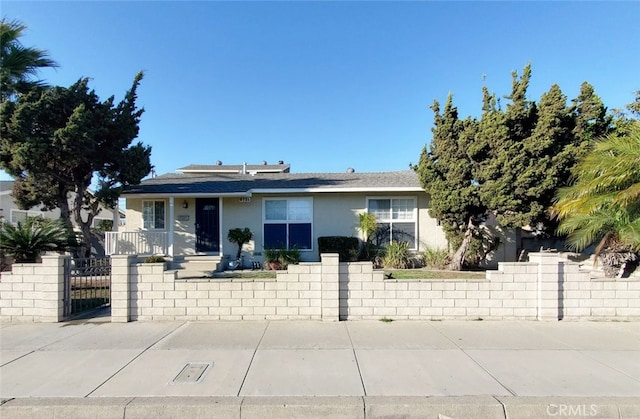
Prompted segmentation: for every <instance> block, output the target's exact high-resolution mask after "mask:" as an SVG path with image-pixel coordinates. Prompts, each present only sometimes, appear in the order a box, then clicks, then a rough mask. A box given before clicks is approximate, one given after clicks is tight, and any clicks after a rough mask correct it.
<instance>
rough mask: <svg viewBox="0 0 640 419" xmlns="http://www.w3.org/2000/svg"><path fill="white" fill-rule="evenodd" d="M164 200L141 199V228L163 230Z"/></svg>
mask: <svg viewBox="0 0 640 419" xmlns="http://www.w3.org/2000/svg"><path fill="white" fill-rule="evenodd" d="M164 226H165V202H164V201H142V228H143V229H145V230H164Z"/></svg>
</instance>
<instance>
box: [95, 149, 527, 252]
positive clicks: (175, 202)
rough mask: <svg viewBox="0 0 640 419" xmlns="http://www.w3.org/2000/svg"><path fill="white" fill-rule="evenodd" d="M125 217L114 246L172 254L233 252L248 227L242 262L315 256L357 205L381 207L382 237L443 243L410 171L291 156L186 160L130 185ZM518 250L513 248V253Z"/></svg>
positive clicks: (343, 228)
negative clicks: (314, 164)
mask: <svg viewBox="0 0 640 419" xmlns="http://www.w3.org/2000/svg"><path fill="white" fill-rule="evenodd" d="M123 197H124V198H125V199H126V208H127V224H126V226H125V228H123V229H121V230H120V231H119V232H114V233H108V236H107V246H106V248H107V252H108V253H111V254H163V255H167V256H172V257H184V256H194V255H212V256H216V255H217V256H224V255H234V254H235V253H236V251H237V247H236V245H235V244H232V243H231V242H229V241H228V240H227V234H228V232H229V230H230V229H234V228H245V227H246V228H249V229H250V230H251V231H252V232H253V240H252V241H251V242H250V243H249V244H248V245H245V247H244V248H243V257H244V258H245V263H248V261H249V260H252V261H254V260H255V261H262V252H263V251H264V249H266V248H272V247H281V246H283V247H289V248H291V247H294V246H295V247H297V248H298V249H300V250H301V260H303V261H317V260H319V258H320V256H319V254H318V245H317V240H318V237H322V236H354V237H359V238H362V234H361V232H360V231H359V230H358V214H359V213H363V212H370V213H372V214H374V215H375V216H376V219H377V221H378V224H379V225H380V227H382V229H381V230H383V231H385V232H386V233H385V234H383V235H382V236H378V237H377V239H378V240H381V241H382V242H384V241H387V242H390V241H391V240H403V241H407V242H408V243H409V246H410V248H411V249H412V250H414V251H416V252H417V251H424V250H425V248H426V247H427V246H431V247H437V248H446V247H447V241H446V238H445V235H444V232H443V231H442V229H441V227H440V226H439V225H438V222H437V220H435V219H434V218H431V217H430V216H429V213H428V208H429V196H428V195H427V194H426V192H425V191H424V189H423V188H422V187H421V186H420V181H419V179H418V176H417V175H416V173H415V172H414V171H412V170H406V171H395V172H376V173H358V172H356V171H354V170H353V169H349V170H347V171H346V172H344V173H292V172H291V170H290V165H289V164H286V163H284V162H282V161H281V162H279V163H278V164H266V162H263V164H259V165H247V164H246V163H245V164H242V165H223V164H222V163H221V162H217V164H214V165H189V166H187V167H183V168H180V169H178V170H177V173H169V174H165V175H161V176H157V177H152V178H150V179H147V180H144V181H143V182H142V183H141V184H140V185H137V186H131V187H129V188H128V189H127V190H126V191H125V192H124V194H123ZM514 253H515V252H514Z"/></svg>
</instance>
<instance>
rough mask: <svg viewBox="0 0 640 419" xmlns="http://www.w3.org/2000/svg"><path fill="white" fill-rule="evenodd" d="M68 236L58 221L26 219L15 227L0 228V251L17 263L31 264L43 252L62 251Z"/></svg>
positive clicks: (6, 223)
mask: <svg viewBox="0 0 640 419" xmlns="http://www.w3.org/2000/svg"><path fill="white" fill-rule="evenodd" d="M68 242H69V236H68V234H67V230H66V229H65V227H64V225H63V224H62V223H61V222H60V221H59V220H51V219H47V218H42V217H27V218H26V219H25V220H24V221H18V222H17V223H16V225H13V224H11V223H8V222H3V223H2V225H1V226H0V249H1V250H3V251H4V252H6V253H7V254H8V255H10V256H12V257H13V258H14V259H15V261H16V262H18V263H25V262H27V263H33V262H35V261H36V259H37V258H38V257H39V256H40V255H41V254H42V253H44V252H47V251H55V250H64V249H65V248H66V247H67V245H68Z"/></svg>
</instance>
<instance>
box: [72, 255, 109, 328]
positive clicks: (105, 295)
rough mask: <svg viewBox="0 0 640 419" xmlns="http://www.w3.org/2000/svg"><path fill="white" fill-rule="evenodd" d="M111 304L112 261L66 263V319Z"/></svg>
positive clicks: (106, 258)
mask: <svg viewBox="0 0 640 419" xmlns="http://www.w3.org/2000/svg"><path fill="white" fill-rule="evenodd" d="M110 303H111V259H110V258H108V257H103V258H84V259H81V258H78V259H65V261H64V317H68V316H71V315H75V314H77V313H80V312H82V311H86V310H91V309H94V308H98V307H102V306H108V305H109V304H110Z"/></svg>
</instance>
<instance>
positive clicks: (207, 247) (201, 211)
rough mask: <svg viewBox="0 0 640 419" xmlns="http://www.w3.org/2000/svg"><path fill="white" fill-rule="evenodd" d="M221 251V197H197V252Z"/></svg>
mask: <svg viewBox="0 0 640 419" xmlns="http://www.w3.org/2000/svg"><path fill="white" fill-rule="evenodd" d="M219 251H220V199H219V198H197V199H196V252H219Z"/></svg>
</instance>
